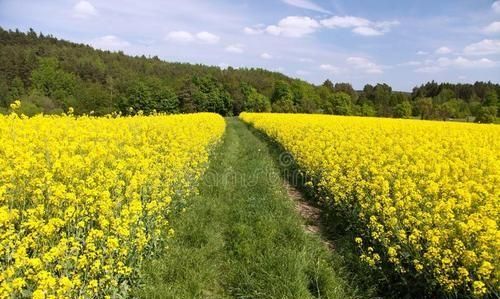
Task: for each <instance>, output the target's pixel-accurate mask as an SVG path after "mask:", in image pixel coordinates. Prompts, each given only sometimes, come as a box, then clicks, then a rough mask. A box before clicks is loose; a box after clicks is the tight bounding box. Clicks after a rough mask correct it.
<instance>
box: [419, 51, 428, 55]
mask: <svg viewBox="0 0 500 299" xmlns="http://www.w3.org/2000/svg"><path fill="white" fill-rule="evenodd" d="M427 54H429V53H428V52H425V51H417V55H427Z"/></svg>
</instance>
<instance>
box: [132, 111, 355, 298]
mask: <svg viewBox="0 0 500 299" xmlns="http://www.w3.org/2000/svg"><path fill="white" fill-rule="evenodd" d="M270 151H271V149H270V148H269V147H268V144H266V143H265V142H264V141H262V140H260V139H259V138H258V137H257V136H255V135H254V134H253V133H252V132H251V131H250V130H249V129H248V128H247V126H246V125H245V124H243V123H242V122H240V121H239V120H237V119H228V120H227V129H226V135H225V138H224V142H223V144H222V145H221V146H220V148H219V149H218V151H217V152H216V153H215V154H214V156H213V157H212V159H211V163H210V167H209V170H208V172H207V174H206V175H205V176H204V178H203V179H202V181H201V185H200V195H199V196H195V197H194V198H192V199H190V201H189V203H188V205H187V210H186V212H184V213H181V214H179V215H177V216H176V217H173V218H175V219H173V220H172V221H173V222H172V225H173V227H174V229H175V231H176V235H175V237H174V238H173V239H171V240H169V241H168V249H167V250H166V252H165V254H164V256H162V257H161V258H158V259H156V260H154V261H151V262H150V263H148V264H147V265H146V267H145V268H144V269H143V271H142V272H143V273H144V276H145V282H146V283H145V285H144V286H143V288H141V290H138V291H136V295H137V296H138V297H140V298H352V297H354V294H355V291H353V288H352V286H350V285H349V284H348V283H346V281H347V279H345V277H346V276H345V275H344V274H342V273H343V271H342V269H341V264H340V263H339V262H338V258H336V257H335V253H332V252H331V251H329V250H328V249H327V247H326V246H325V245H324V243H323V242H322V241H321V240H320V238H319V237H318V236H317V235H314V234H310V233H307V232H305V230H304V228H303V224H304V222H303V220H302V219H301V218H300V216H299V215H298V213H297V212H296V211H295V209H294V203H293V201H291V200H290V199H289V198H288V196H287V191H286V190H285V188H284V186H283V181H282V179H281V177H280V174H279V168H278V167H277V165H276V162H275V159H273V156H272V155H271V153H270Z"/></svg>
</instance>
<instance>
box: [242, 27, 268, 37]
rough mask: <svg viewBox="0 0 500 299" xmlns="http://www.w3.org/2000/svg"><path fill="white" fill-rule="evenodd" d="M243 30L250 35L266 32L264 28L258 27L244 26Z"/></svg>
mask: <svg viewBox="0 0 500 299" xmlns="http://www.w3.org/2000/svg"><path fill="white" fill-rule="evenodd" d="M243 32H245V34H248V35H257V34H261V33H262V32H264V30H262V29H260V28H256V27H245V28H243Z"/></svg>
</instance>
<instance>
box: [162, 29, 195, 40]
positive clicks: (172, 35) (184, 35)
mask: <svg viewBox="0 0 500 299" xmlns="http://www.w3.org/2000/svg"><path fill="white" fill-rule="evenodd" d="M165 39H166V40H168V41H173V42H179V43H189V42H192V41H194V39H195V37H194V36H193V35H192V34H191V33H189V32H187V31H182V30H181V31H170V32H169V33H168V34H167V36H166V37H165Z"/></svg>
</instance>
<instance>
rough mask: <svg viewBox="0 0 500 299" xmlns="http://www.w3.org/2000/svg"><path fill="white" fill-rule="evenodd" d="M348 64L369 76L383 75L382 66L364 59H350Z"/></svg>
mask: <svg viewBox="0 0 500 299" xmlns="http://www.w3.org/2000/svg"><path fill="white" fill-rule="evenodd" d="M347 63H349V64H350V65H352V66H353V67H354V68H356V69H360V70H363V71H364V72H365V73H367V74H382V73H383V72H384V71H383V70H382V66H380V65H378V64H376V63H374V62H372V61H370V60H368V59H366V58H364V57H349V58H347Z"/></svg>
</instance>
